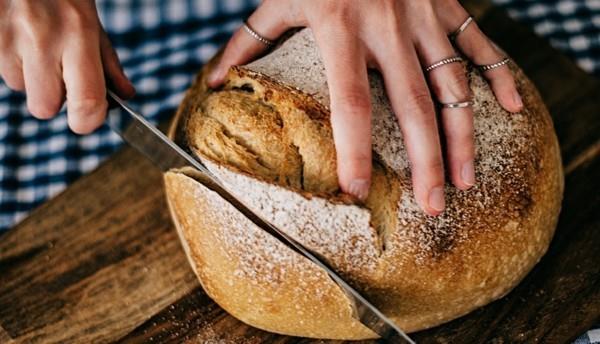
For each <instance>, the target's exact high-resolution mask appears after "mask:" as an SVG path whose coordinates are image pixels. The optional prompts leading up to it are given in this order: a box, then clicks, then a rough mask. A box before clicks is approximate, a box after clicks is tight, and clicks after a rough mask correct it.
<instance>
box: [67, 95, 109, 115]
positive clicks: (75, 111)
mask: <svg viewBox="0 0 600 344" xmlns="http://www.w3.org/2000/svg"><path fill="white" fill-rule="evenodd" d="M107 107H108V103H107V102H106V100H105V99H104V98H87V99H77V100H70V101H69V102H68V111H69V115H74V116H79V117H83V118H86V117H91V116H95V115H97V114H100V113H104V112H106V109H107Z"/></svg>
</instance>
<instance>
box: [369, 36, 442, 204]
mask: <svg viewBox="0 0 600 344" xmlns="http://www.w3.org/2000/svg"><path fill="white" fill-rule="evenodd" d="M375 56H376V58H377V59H378V65H379V66H381V67H380V69H381V72H382V73H383V78H384V81H385V87H386V90H387V93H388V96H389V98H390V102H391V104H392V107H393V109H394V112H395V114H396V117H397V118H398V122H399V123H400V128H401V129H402V134H403V136H404V141H405V144H406V150H407V152H408V158H409V160H410V163H411V171H412V180H413V190H414V194H415V198H416V200H417V203H419V205H420V206H421V208H423V210H424V211H425V212H426V213H427V214H430V215H438V214H440V213H441V212H442V211H443V210H444V207H445V200H444V166H443V161H442V152H441V147H440V137H439V132H438V126H437V121H436V117H435V109H434V105H433V101H432V100H431V95H430V94H429V89H428V88H427V84H426V82H425V78H424V76H423V73H422V71H421V66H420V63H419V60H418V58H417V54H416V52H415V50H414V48H413V47H412V46H410V39H408V38H407V39H397V40H395V42H394V43H393V44H390V46H389V49H387V50H386V51H385V52H382V51H381V50H380V52H379V55H378V54H377V53H375Z"/></svg>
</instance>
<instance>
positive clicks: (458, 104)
mask: <svg viewBox="0 0 600 344" xmlns="http://www.w3.org/2000/svg"><path fill="white" fill-rule="evenodd" d="M472 105H473V102H472V101H470V100H467V101H464V102H456V103H442V107H443V108H446V109H462V108H466V107H469V106H472Z"/></svg>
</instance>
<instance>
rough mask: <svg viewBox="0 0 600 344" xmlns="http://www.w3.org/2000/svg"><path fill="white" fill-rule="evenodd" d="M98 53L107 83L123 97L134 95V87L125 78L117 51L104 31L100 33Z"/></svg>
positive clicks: (127, 97)
mask: <svg viewBox="0 0 600 344" xmlns="http://www.w3.org/2000/svg"><path fill="white" fill-rule="evenodd" d="M100 53H101V56H102V65H103V66H104V73H105V77H106V78H107V79H108V84H109V86H110V87H111V88H113V89H114V90H115V92H117V94H118V95H119V96H120V97H121V98H124V99H129V98H131V97H133V96H134V95H135V88H134V87H133V85H132V84H131V81H129V79H128V78H127V76H126V75H125V73H124V72H123V68H122V67H121V62H120V61H119V57H118V56H117V53H116V52H115V50H114V49H113V47H112V45H111V44H110V40H109V39H108V37H107V36H106V33H105V32H101V33H100Z"/></svg>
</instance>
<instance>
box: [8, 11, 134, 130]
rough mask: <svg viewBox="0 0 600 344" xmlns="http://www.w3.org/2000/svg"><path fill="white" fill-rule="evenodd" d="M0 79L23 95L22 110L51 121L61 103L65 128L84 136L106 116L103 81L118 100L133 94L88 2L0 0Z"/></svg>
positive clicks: (131, 87) (96, 15) (104, 85)
mask: <svg viewBox="0 0 600 344" xmlns="http://www.w3.org/2000/svg"><path fill="white" fill-rule="evenodd" d="M0 75H1V76H2V78H3V79H4V82H5V83H6V84H7V85H8V87H10V88H11V89H13V90H18V91H23V90H24V91H25V92H26V94H27V108H28V109H29V111H30V112H31V114H33V116H35V117H37V118H40V119H48V118H52V117H54V116H55V115H56V113H57V112H59V110H60V108H61V106H62V104H63V102H64V101H65V99H66V101H67V112H68V123H69V127H70V128H71V129H72V130H73V131H74V132H76V133H80V134H84V133H89V132H91V131H93V130H94V129H96V128H97V127H99V126H100V125H101V124H102V122H103V121H104V118H105V116H106V110H107V105H108V104H107V100H106V84H107V83H106V81H107V80H105V77H106V78H108V83H109V84H110V85H111V86H112V87H113V88H115V90H116V92H118V93H119V94H120V95H121V96H122V97H124V98H129V97H131V96H133V94H134V93H135V90H134V88H133V86H132V85H131V83H130V82H129V80H128V79H127V77H126V76H125V74H124V73H123V71H122V70H121V65H120V63H119V60H118V58H117V54H116V53H115V51H114V50H113V48H112V46H111V44H110V42H109V40H108V37H107V36H106V33H105V32H104V30H103V29H102V26H101V24H100V20H99V19H98V14H97V12H96V5H95V3H94V1H93V0H43V1H39V0H18V1H10V0H0Z"/></svg>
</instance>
